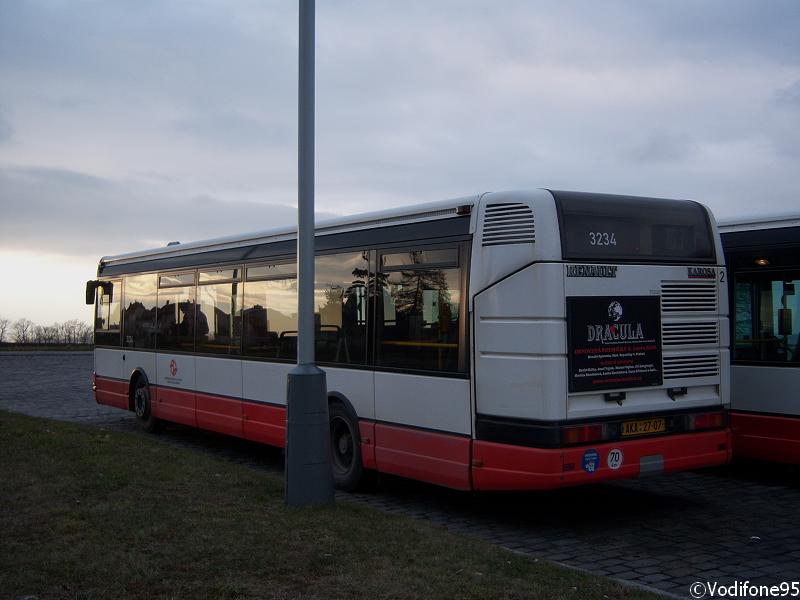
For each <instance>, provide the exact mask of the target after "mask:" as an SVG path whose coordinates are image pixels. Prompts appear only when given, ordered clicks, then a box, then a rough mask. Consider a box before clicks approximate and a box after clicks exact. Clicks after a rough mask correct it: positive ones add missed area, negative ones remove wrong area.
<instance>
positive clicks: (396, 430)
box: [375, 423, 472, 490]
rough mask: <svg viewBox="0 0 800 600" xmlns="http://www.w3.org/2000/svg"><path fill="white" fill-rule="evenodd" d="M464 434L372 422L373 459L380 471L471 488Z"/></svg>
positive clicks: (453, 486)
mask: <svg viewBox="0 0 800 600" xmlns="http://www.w3.org/2000/svg"><path fill="white" fill-rule="evenodd" d="M471 443H472V440H471V439H470V438H468V437H465V436H459V435H453V434H447V433H435V432H431V431H422V430H419V429H411V428H409V427H402V426H394V425H384V424H382V423H376V424H375V462H376V465H377V467H378V470H379V471H382V472H384V473H394V474H395V475H401V476H403V477H411V478H413V479H419V480H421V481H428V482H430V483H437V484H439V485H444V486H447V487H451V488H455V489H458V490H468V489H471V485H470V477H469V476H470V473H469V471H470V466H469V465H470V445H471Z"/></svg>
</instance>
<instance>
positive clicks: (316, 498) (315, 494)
mask: <svg viewBox="0 0 800 600" xmlns="http://www.w3.org/2000/svg"><path fill="white" fill-rule="evenodd" d="M287 384H288V385H287V394H286V395H287V398H286V403H287V404H286V470H285V490H284V501H285V503H286V504H287V505H288V506H314V505H327V504H333V477H332V475H331V442H330V435H331V433H330V423H329V420H328V391H327V385H326V380H325V371H323V370H322V369H320V368H318V367H317V366H315V365H297V366H296V367H295V368H294V369H292V371H291V372H290V373H289V376H288V382H287Z"/></svg>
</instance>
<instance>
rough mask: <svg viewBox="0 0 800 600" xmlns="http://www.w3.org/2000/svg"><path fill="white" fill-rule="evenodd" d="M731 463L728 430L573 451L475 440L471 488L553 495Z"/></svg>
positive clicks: (587, 447)
mask: <svg viewBox="0 0 800 600" xmlns="http://www.w3.org/2000/svg"><path fill="white" fill-rule="evenodd" d="M730 458H731V432H730V429H718V430H713V431H703V432H697V433H687V434H680V435H671V436H663V437H653V438H647V439H640V440H626V441H618V442H612V443H601V444H595V445H591V446H576V447H570V448H528V447H524V446H513V445H509V444H498V443H495V442H484V441H481V440H475V441H474V442H473V450H472V485H473V488H474V489H476V490H543V489H555V488H560V487H566V486H572V485H582V484H586V483H594V482H600V481H608V480H613V479H625V478H632V477H640V476H647V475H658V474H662V473H670V472H676V471H685V470H687V469H697V468H700V467H711V466H718V465H723V464H725V463H727V462H729V461H730ZM615 461H617V462H618V461H621V462H619V464H616V462H615ZM615 465H616V468H612V467H613V466H615Z"/></svg>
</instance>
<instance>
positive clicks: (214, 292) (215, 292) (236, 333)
mask: <svg viewBox="0 0 800 600" xmlns="http://www.w3.org/2000/svg"><path fill="white" fill-rule="evenodd" d="M240 286H241V284H240V283H236V282H233V283H218V284H211V285H201V286H200V287H199V288H198V293H197V324H198V328H197V340H196V341H197V351H198V352H208V353H213V354H239V346H240V343H241V337H242V306H241V305H242V298H241V295H239V293H238V290H239V287H240ZM204 323H205V329H206V332H205V333H203V324H204Z"/></svg>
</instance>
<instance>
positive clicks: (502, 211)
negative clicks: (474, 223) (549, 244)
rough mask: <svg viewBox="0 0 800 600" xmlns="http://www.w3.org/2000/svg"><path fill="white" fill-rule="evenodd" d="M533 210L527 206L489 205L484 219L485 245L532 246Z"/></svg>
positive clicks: (533, 238)
mask: <svg viewBox="0 0 800 600" xmlns="http://www.w3.org/2000/svg"><path fill="white" fill-rule="evenodd" d="M534 241H535V229H534V224H533V210H531V207H530V206H528V205H527V204H522V203H510V202H509V203H503V204H489V205H487V206H486V214H485V215H484V218H483V245H484V246H499V245H502V244H532V243H533V242H534Z"/></svg>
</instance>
